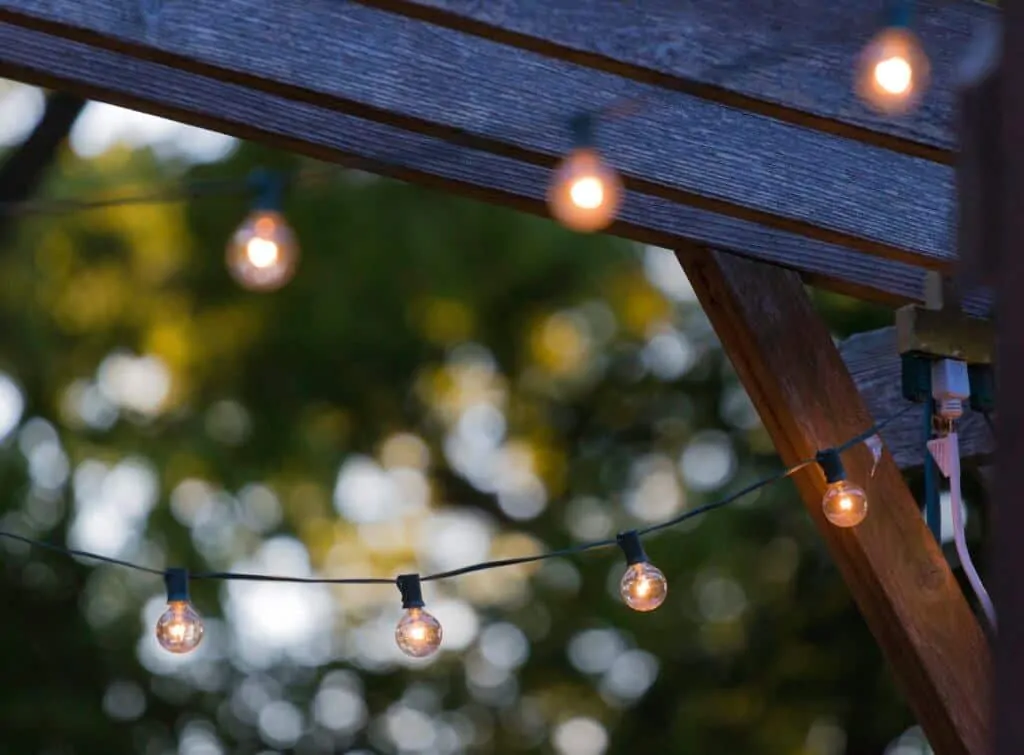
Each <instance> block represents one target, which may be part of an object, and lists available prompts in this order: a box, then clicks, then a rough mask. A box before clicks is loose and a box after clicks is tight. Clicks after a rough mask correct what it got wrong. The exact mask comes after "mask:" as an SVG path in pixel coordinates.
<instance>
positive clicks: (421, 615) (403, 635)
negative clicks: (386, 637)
mask: <svg viewBox="0 0 1024 755" xmlns="http://www.w3.org/2000/svg"><path fill="white" fill-rule="evenodd" d="M442 634H443V632H442V630H441V623H440V622H439V621H438V620H437V619H435V618H434V617H433V616H431V615H430V614H429V613H427V612H426V611H424V610H423V609H422V608H410V609H408V610H407V611H406V612H405V616H403V617H402V620H401V621H399V622H398V626H397V627H396V628H395V641H396V642H397V643H398V647H399V648H401V650H402V652H403V653H405V654H406V655H408V656H411V657H413V658H426V657H427V656H429V655H433V654H434V653H436V652H437V649H438V648H439V647H441V637H442Z"/></svg>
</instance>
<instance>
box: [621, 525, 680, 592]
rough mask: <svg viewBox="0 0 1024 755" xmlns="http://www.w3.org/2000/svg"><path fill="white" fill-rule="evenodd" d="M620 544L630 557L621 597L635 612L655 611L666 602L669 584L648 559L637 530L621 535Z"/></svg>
mask: <svg viewBox="0 0 1024 755" xmlns="http://www.w3.org/2000/svg"><path fill="white" fill-rule="evenodd" d="M616 541H617V542H618V544H619V547H620V548H622V552H623V554H624V555H625V556H626V565H627V566H626V572H625V574H623V575H622V580H621V581H620V582H619V595H621V596H622V600H623V601H625V603H626V605H627V606H629V607H630V608H632V609H633V610H634V611H643V612H646V611H653V610H654V609H655V608H657V607H658V606H660V605H661V604H662V603H664V602H665V597H666V596H667V595H668V580H667V579H665V575H664V574H662V573H661V570H660V569H658V568H657V567H656V566H654V564H652V563H651V562H650V561H649V560H648V559H647V554H646V553H644V546H643V543H641V542H640V535H639V534H637V532H636V530H630V531H629V532H623V533H621V534H620V535H619V536H618V537H617V538H616Z"/></svg>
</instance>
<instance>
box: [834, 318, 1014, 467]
mask: <svg viewBox="0 0 1024 755" xmlns="http://www.w3.org/2000/svg"><path fill="white" fill-rule="evenodd" d="M839 353H840V354H841V355H842V357H843V361H844V362H846V368H847V369H848V370H849V371H850V376H851V377H852V378H853V382H854V384H856V386H857V390H858V391H860V395H861V397H862V398H863V399H864V403H865V404H866V405H867V408H868V411H869V412H871V416H872V417H874V418H875V419H876V420H880V419H883V418H885V417H892V416H895V415H896V414H898V413H899V412H900V411H902V410H903V409H904V408H905V407H906V406H907V405H908V404H909V403H910V402H908V401H907V400H906V399H904V398H903V391H902V388H901V385H900V355H899V352H898V351H897V348H896V329H895V328H882V329H881V330H872V331H870V332H868V333H858V334H857V335H855V336H851V337H850V338H847V339H846V340H845V341H843V342H842V343H840V344H839ZM923 411H924V410H923V409H921V410H920V411H917V412H914V411H911V412H909V413H907V414H905V415H903V416H902V417H900V418H899V419H897V420H896V421H894V422H893V423H892V424H890V425H887V426H886V427H885V429H883V430H882V433H881V435H882V439H883V440H884V441H885V445H886V446H887V447H888V449H889V452H890V453H892V456H893V459H895V460H896V466H898V467H899V468H900V469H913V468H916V467H920V466H921V464H922V463H923V462H924V458H925V448H924V428H923V426H922V423H923V419H922V417H921V412H923ZM958 432H959V433H960V450H961V453H962V455H963V458H964V459H976V458H978V457H980V456H984V455H987V454H991V453H992V452H993V451H994V450H995V438H993V437H992V432H991V431H990V430H989V429H988V425H987V424H986V423H985V418H984V417H982V416H981V415H980V414H977V413H976V412H972V411H971V410H970V408H965V409H964V416H963V419H961V420H960V425H959V430H958Z"/></svg>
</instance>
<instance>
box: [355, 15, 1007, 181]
mask: <svg viewBox="0 0 1024 755" xmlns="http://www.w3.org/2000/svg"><path fill="white" fill-rule="evenodd" d="M358 2H361V3H363V4H365V5H371V6H374V7H377V8H382V9H386V10H389V11H392V12H394V13H401V14H404V15H407V16H409V17H412V18H420V19H423V20H426V21H429V22H430V23H433V24H437V25H440V26H445V27H448V28H451V29H458V30H460V31H464V32H466V33H469V34H476V35H478V36H481V37H486V38H489V39H495V40H500V41H501V42H503V43H504V44H508V45H514V46H516V47H520V48H522V49H524V50H530V51H534V52H539V53H541V54H544V55H548V56H550V57H553V58H559V59H562V60H567V61H572V62H574V63H577V64H579V65H584V66H588V67H591V68H595V69H597V70H601V71H607V72H609V73H614V74H617V75H620V76H625V77H628V78H632V79H634V80H636V81H642V82H646V83H651V84H656V85H658V86H661V87H665V88H668V89H674V90H676V91H680V92H686V93H689V94H693V95H694V96H697V97H702V98H704V99H708V100H711V101H714V102H721V103H723V104H726V105H728V106H730V107H736V108H742V109H745V110H749V111H751V112H757V113H761V114H764V115H768V116H770V117H772V118H777V119H779V120H783V121H787V122H789V123H797V124H801V125H805V126H808V127H810V128H814V129H818V130H821V131H825V132H828V133H834V134H840V135H842V136H845V137H847V138H852V139H858V140H861V141H865V142H869V143H874V144H878V145H880V146H884V147H886V148H888V149H893V150H897V151H902V152H905V153H907V154H914V155H918V156H922V157H926V158H928V159H931V160H937V161H940V162H946V163H950V164H951V163H952V161H953V154H952V153H953V149H954V146H955V144H956V138H955V135H954V134H953V132H952V128H951V126H952V123H953V102H954V96H953V81H954V70H953V69H954V67H955V65H956V63H957V60H958V57H959V55H960V54H961V52H962V51H963V49H964V48H965V47H966V46H967V44H968V42H969V38H970V35H971V33H972V30H973V29H974V27H975V26H976V25H977V24H979V23H980V22H982V21H984V20H989V19H993V18H994V17H996V16H997V14H998V11H997V10H996V9H995V8H993V7H991V6H986V5H984V4H982V3H969V2H964V3H950V2H945V1H944V0H919V2H917V3H915V18H914V19H913V21H914V23H915V31H918V32H919V33H920V35H921V39H922V42H923V44H924V47H925V49H926V51H927V52H928V54H929V56H930V57H931V62H932V91H931V92H930V94H929V96H928V98H927V100H926V101H925V103H924V107H923V108H921V109H919V110H917V111H915V112H913V113H911V114H909V115H907V116H905V117H902V118H898V119H893V118H885V117H882V116H879V115H876V114H874V113H872V112H870V111H868V110H867V109H866V108H864V107H863V106H862V105H861V104H860V103H859V102H857V100H856V98H855V96H854V94H853V87H852V86H851V80H852V68H853V66H854V61H855V60H856V58H857V55H858V53H859V52H860V50H861V49H862V48H863V46H864V45H865V44H866V43H867V41H868V40H869V39H870V37H871V36H872V35H873V34H875V33H876V32H877V30H878V29H879V28H880V27H881V25H882V24H883V23H884V19H883V13H882V9H883V4H882V3H880V2H877V0H848V1H847V2H842V3H807V2H806V0H717V2H705V3H680V2H677V1H676V0H644V2H643V3H623V2H614V1H613V0H608V1H607V2H589V3H580V2H577V0H546V2H544V3H537V2H535V1H534V0H488V2H483V3H482V2H479V0H358ZM752 40H756V43H754V44H752Z"/></svg>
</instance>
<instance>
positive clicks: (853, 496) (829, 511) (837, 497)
mask: <svg viewBox="0 0 1024 755" xmlns="http://www.w3.org/2000/svg"><path fill="white" fill-rule="evenodd" d="M821 506H822V509H823V510H824V511H825V518H826V519H828V520H829V522H831V523H832V524H834V525H835V526H836V527H856V526H857V525H858V524H860V523H861V522H863V521H864V517H866V516H867V515H868V497H867V495H865V493H864V491H863V490H861V489H860V488H859V487H857V486H856V485H854V484H852V483H850V482H847V481H846V480H841V481H839V482H833V483H830V484H829V486H828V488H827V489H826V490H825V496H824V497H823V498H822V500H821Z"/></svg>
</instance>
